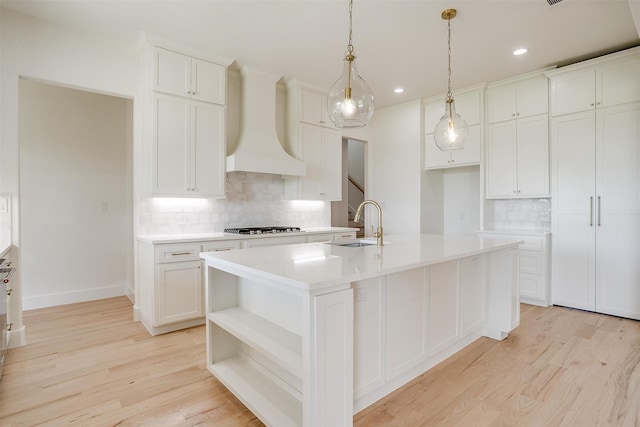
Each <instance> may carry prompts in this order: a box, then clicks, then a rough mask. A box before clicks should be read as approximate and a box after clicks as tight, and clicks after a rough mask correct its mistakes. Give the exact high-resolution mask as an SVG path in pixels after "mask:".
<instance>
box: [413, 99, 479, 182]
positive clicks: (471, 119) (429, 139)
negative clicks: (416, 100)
mask: <svg viewBox="0 0 640 427" xmlns="http://www.w3.org/2000/svg"><path fill="white" fill-rule="evenodd" d="M454 99H455V104H456V111H457V112H458V114H460V115H461V116H462V118H463V119H464V120H465V122H466V123H467V126H468V127H469V135H468V137H467V140H466V141H465V143H464V148H463V149H462V150H455V151H440V149H439V148H438V147H437V146H436V143H435V141H434V139H433V131H434V130H435V127H436V125H437V124H438V122H439V121H440V118H442V116H443V114H444V104H445V96H442V97H437V98H430V99H429V100H427V101H425V103H424V127H425V130H424V132H425V140H424V144H425V149H424V156H425V159H424V168H425V169H427V170H428V169H443V168H451V167H459V166H470V165H479V164H480V159H481V153H482V129H481V121H482V105H483V100H484V98H483V90H482V89H471V90H466V91H464V92H460V93H458V94H454Z"/></svg>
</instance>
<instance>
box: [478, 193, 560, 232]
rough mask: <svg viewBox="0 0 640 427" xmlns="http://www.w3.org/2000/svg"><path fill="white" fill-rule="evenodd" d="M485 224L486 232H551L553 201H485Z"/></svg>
mask: <svg viewBox="0 0 640 427" xmlns="http://www.w3.org/2000/svg"><path fill="white" fill-rule="evenodd" d="M484 223H485V227H484V228H485V230H544V231H548V230H551V200H550V199H505V200H502V199H499V200H485V207H484Z"/></svg>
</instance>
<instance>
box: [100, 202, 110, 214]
mask: <svg viewBox="0 0 640 427" xmlns="http://www.w3.org/2000/svg"><path fill="white" fill-rule="evenodd" d="M100 212H109V202H101V203H100Z"/></svg>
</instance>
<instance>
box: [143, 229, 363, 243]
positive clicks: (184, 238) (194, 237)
mask: <svg viewBox="0 0 640 427" xmlns="http://www.w3.org/2000/svg"><path fill="white" fill-rule="evenodd" d="M357 230H358V229H357V228H349V227H315V228H303V229H302V231H300V232H299V233H274V234H233V233H191V234H155V235H146V236H138V240H139V241H142V242H147V243H153V244H159V243H190V242H206V241H212V240H247V239H257V238H264V237H283V236H305V235H309V234H323V233H341V232H347V231H357Z"/></svg>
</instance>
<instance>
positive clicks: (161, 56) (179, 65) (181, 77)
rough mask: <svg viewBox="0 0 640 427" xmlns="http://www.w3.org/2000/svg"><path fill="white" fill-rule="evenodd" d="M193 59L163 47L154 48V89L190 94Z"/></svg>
mask: <svg viewBox="0 0 640 427" xmlns="http://www.w3.org/2000/svg"><path fill="white" fill-rule="evenodd" d="M190 64H191V59H190V58H189V57H188V56H186V55H182V54H180V53H177V52H173V51H170V50H166V49H162V48H154V49H153V90H157V91H161V92H165V93H170V94H173V95H179V96H186V97H188V96H189V92H190V81H191V75H190Z"/></svg>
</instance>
